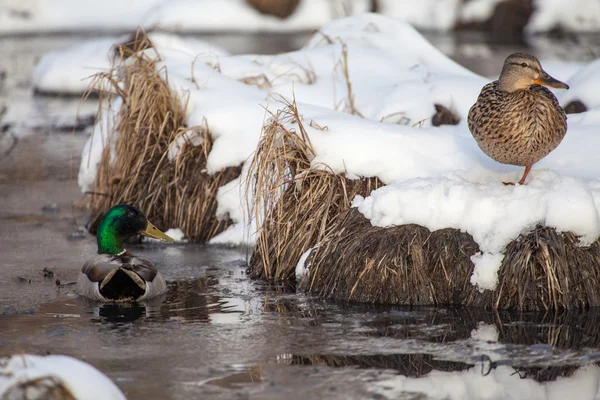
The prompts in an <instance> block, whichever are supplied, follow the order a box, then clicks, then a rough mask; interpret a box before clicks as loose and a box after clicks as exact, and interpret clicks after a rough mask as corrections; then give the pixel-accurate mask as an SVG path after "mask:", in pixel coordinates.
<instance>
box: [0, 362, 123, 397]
mask: <svg viewBox="0 0 600 400" xmlns="http://www.w3.org/2000/svg"><path fill="white" fill-rule="evenodd" d="M1 361H2V362H0V397H2V398H11V399H12V398H25V395H24V394H23V392H22V389H21V390H19V386H20V385H24V384H26V383H28V382H29V383H31V382H32V381H36V380H38V379H41V380H44V379H45V378H55V379H56V380H58V381H59V382H60V383H61V384H62V385H64V386H65V388H66V389H68V390H69V392H70V393H71V394H72V395H73V396H74V397H75V398H77V399H80V400H83V399H85V400H96V399H97V400H125V399H126V398H125V396H124V395H123V393H122V392H121V391H120V390H119V388H118V387H117V386H116V385H115V384H114V383H113V382H112V381H111V380H110V379H109V378H108V377H107V376H106V375H104V374H103V373H102V372H100V371H98V370H97V369H96V368H94V367H92V366H91V365H89V364H86V363H85V362H83V361H79V360H77V359H75V358H72V357H68V356H61V355H50V356H45V357H42V356H35V355H29V354H19V355H14V356H12V357H7V358H3V359H1ZM9 393H10V394H9ZM17 393H21V395H17ZM27 393H28V396H29V395H32V392H31V391H29V390H28V391H27ZM4 396H6V397H4ZM28 398H29V397H28ZM36 398H37V397H36Z"/></svg>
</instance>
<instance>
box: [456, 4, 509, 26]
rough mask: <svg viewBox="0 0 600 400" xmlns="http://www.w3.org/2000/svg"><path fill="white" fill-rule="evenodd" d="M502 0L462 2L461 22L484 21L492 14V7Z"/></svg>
mask: <svg viewBox="0 0 600 400" xmlns="http://www.w3.org/2000/svg"><path fill="white" fill-rule="evenodd" d="M502 1H504V0H471V1H467V2H465V3H464V5H463V7H462V8H461V10H460V19H461V20H462V21H463V22H472V21H485V20H487V19H488V18H490V17H491V16H492V13H493V12H494V9H495V8H496V6H497V5H498V3H501V2H502Z"/></svg>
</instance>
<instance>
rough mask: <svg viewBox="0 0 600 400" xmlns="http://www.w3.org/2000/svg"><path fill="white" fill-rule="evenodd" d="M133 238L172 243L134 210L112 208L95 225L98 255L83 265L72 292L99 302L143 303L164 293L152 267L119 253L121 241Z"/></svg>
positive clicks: (161, 278) (161, 279) (164, 289)
mask: <svg viewBox="0 0 600 400" xmlns="http://www.w3.org/2000/svg"><path fill="white" fill-rule="evenodd" d="M134 235H144V236H150V237H153V238H156V239H160V240H163V241H165V242H173V241H174V240H173V239H172V238H170V237H169V236H167V235H165V234H164V233H162V232H161V231H159V230H158V229H157V228H156V227H155V226H154V225H152V224H151V223H150V222H149V221H148V220H147V219H146V217H145V216H144V214H143V213H142V212H141V211H140V210H138V209H137V208H135V207H133V206H130V205H126V204H120V205H118V206H114V207H113V208H111V209H110V210H108V212H107V213H106V215H105V216H104V218H103V219H102V221H100V225H98V231H97V240H98V254H97V255H95V256H94V257H92V258H90V259H89V260H87V261H86V262H85V264H84V265H83V268H82V269H81V274H80V275H79V279H78V280H77V286H76V289H75V291H76V292H77V293H78V294H80V295H82V296H86V297H89V298H91V299H95V300H101V301H132V300H147V299H149V298H151V297H155V296H158V295H160V294H163V293H164V292H166V291H167V285H166V283H165V279H164V278H163V277H162V275H161V274H160V272H158V270H157V269H156V267H155V266H154V264H152V263H151V262H150V261H148V260H146V259H144V258H141V257H136V256H134V255H133V254H131V253H129V252H128V251H127V250H125V249H123V241H124V240H125V239H127V238H128V237H131V236H134Z"/></svg>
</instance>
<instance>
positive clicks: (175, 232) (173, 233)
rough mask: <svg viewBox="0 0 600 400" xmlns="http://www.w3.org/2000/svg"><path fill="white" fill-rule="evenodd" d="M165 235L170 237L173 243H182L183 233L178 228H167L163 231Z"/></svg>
mask: <svg viewBox="0 0 600 400" xmlns="http://www.w3.org/2000/svg"><path fill="white" fill-rule="evenodd" d="M165 235H167V236H170V237H172V238H173V239H174V240H175V242H184V241H185V240H184V238H185V233H183V231H182V230H181V229H179V228H169V229H167V230H166V231H165Z"/></svg>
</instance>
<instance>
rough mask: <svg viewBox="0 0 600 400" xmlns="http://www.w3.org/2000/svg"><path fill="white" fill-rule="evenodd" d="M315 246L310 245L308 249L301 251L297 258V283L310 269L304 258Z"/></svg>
mask: <svg viewBox="0 0 600 400" xmlns="http://www.w3.org/2000/svg"><path fill="white" fill-rule="evenodd" d="M315 248H316V246H315V247H311V248H310V249H308V250H306V251H305V252H304V253H302V255H301V256H300V259H299V260H298V264H296V282H298V283H300V282H302V278H304V276H305V275H306V274H307V273H308V271H309V269H310V263H308V264H306V260H308V257H309V256H310V253H312V251H313V250H314V249H315Z"/></svg>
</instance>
